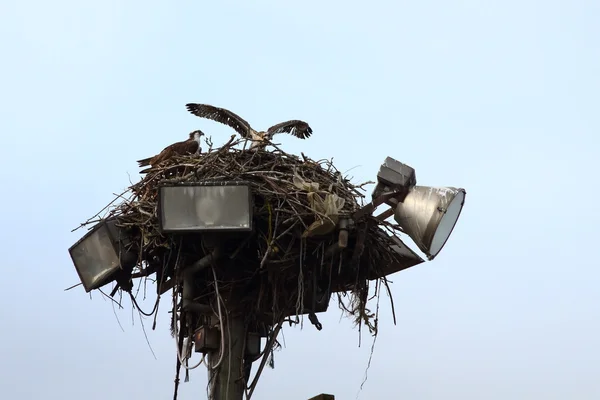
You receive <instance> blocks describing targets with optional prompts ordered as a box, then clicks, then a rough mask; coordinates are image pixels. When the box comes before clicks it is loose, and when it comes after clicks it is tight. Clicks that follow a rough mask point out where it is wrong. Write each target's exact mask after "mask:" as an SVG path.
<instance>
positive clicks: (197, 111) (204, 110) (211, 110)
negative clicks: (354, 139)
mask: <svg viewBox="0 0 600 400" xmlns="http://www.w3.org/2000/svg"><path fill="white" fill-rule="evenodd" d="M185 106H186V108H187V109H188V111H189V112H191V113H192V114H194V115H196V116H198V117H200V118H208V119H211V120H213V121H217V122H220V123H222V124H225V125H227V126H230V127H232V128H233V129H234V130H235V131H236V132H238V133H239V134H240V135H242V137H244V138H246V139H249V140H251V141H252V144H251V145H250V148H254V147H257V146H260V145H263V144H264V140H265V139H267V140H271V139H272V138H273V135H275V134H277V133H289V134H291V135H294V136H296V137H298V138H300V139H306V138H308V137H309V136H310V135H311V134H312V129H311V127H310V126H308V124H307V123H306V122H304V121H299V120H291V121H286V122H281V123H279V124H277V125H273V126H272V127H270V128H269V129H267V131H266V132H265V131H261V132H257V131H255V130H254V129H252V127H251V126H250V124H249V123H248V122H246V120H244V119H243V118H242V117H240V116H239V115H237V114H235V113H233V112H231V111H229V110H226V109H224V108H219V107H214V106H211V105H208V104H196V103H189V104H186V105H185Z"/></svg>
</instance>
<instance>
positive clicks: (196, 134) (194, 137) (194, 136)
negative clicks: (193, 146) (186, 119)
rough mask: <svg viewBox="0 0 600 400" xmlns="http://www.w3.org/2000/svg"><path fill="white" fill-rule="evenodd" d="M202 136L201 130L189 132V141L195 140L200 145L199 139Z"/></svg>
mask: <svg viewBox="0 0 600 400" xmlns="http://www.w3.org/2000/svg"><path fill="white" fill-rule="evenodd" d="M202 136H204V132H202V131H201V130H197V131H193V132H190V139H192V140H195V141H196V142H198V143H200V138H201V137H202Z"/></svg>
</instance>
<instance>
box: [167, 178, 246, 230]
mask: <svg viewBox="0 0 600 400" xmlns="http://www.w3.org/2000/svg"><path fill="white" fill-rule="evenodd" d="M159 202H160V203H159V214H160V215H159V218H160V225H161V229H162V230H163V232H181V233H182V232H207V231H249V230H251V229H252V207H251V197H250V188H249V187H248V186H247V185H240V184H233V185H232V184H221V185H219V184H217V185H176V186H163V187H161V188H160V198H159Z"/></svg>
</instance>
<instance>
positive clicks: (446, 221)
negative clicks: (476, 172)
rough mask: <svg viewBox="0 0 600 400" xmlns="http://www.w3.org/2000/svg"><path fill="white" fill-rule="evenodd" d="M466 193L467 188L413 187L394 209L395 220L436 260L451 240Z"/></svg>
mask: <svg viewBox="0 0 600 400" xmlns="http://www.w3.org/2000/svg"><path fill="white" fill-rule="evenodd" d="M466 194H467V192H466V191H465V189H457V188H453V187H440V188H436V187H428V186H414V187H412V188H411V189H410V190H409V192H408V194H407V195H406V198H405V199H404V200H403V201H402V202H401V203H398V205H397V206H396V208H395V209H394V219H395V220H396V222H397V223H398V224H399V225H400V226H401V227H402V229H403V230H404V232H405V233H406V234H407V235H408V236H410V237H411V239H412V240H413V241H414V242H415V244H416V245H417V246H418V247H419V249H421V251H422V252H423V253H425V254H426V255H427V258H429V260H433V259H434V258H435V256H437V255H438V253H439V252H440V250H442V248H443V247H444V245H445V244H446V241H447V240H448V238H449V237H450V234H451V233H452V230H453V229H454V226H455V225H456V222H457V221H458V217H459V216H460V212H461V211H462V208H463V205H464V204H465V195H466Z"/></svg>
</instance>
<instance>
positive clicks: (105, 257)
mask: <svg viewBox="0 0 600 400" xmlns="http://www.w3.org/2000/svg"><path fill="white" fill-rule="evenodd" d="M118 231H119V228H117V226H116V220H107V221H102V222H100V223H99V224H98V225H96V226H95V227H94V228H92V230H90V231H89V232H88V233H86V235H85V236H84V237H82V238H81V239H79V240H78V241H77V243H75V244H74V245H73V246H71V247H70V248H69V254H70V255H71V259H72V260H73V264H75V269H76V270H77V274H78V275H79V279H80V280H81V283H82V284H83V287H84V288H85V291H86V292H90V291H91V290H93V289H97V288H99V287H102V286H104V285H105V284H107V283H109V282H111V281H112V278H113V275H114V274H115V273H116V272H117V271H118V270H119V269H120V268H121V263H120V258H119V245H118V242H117V240H115V239H118Z"/></svg>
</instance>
